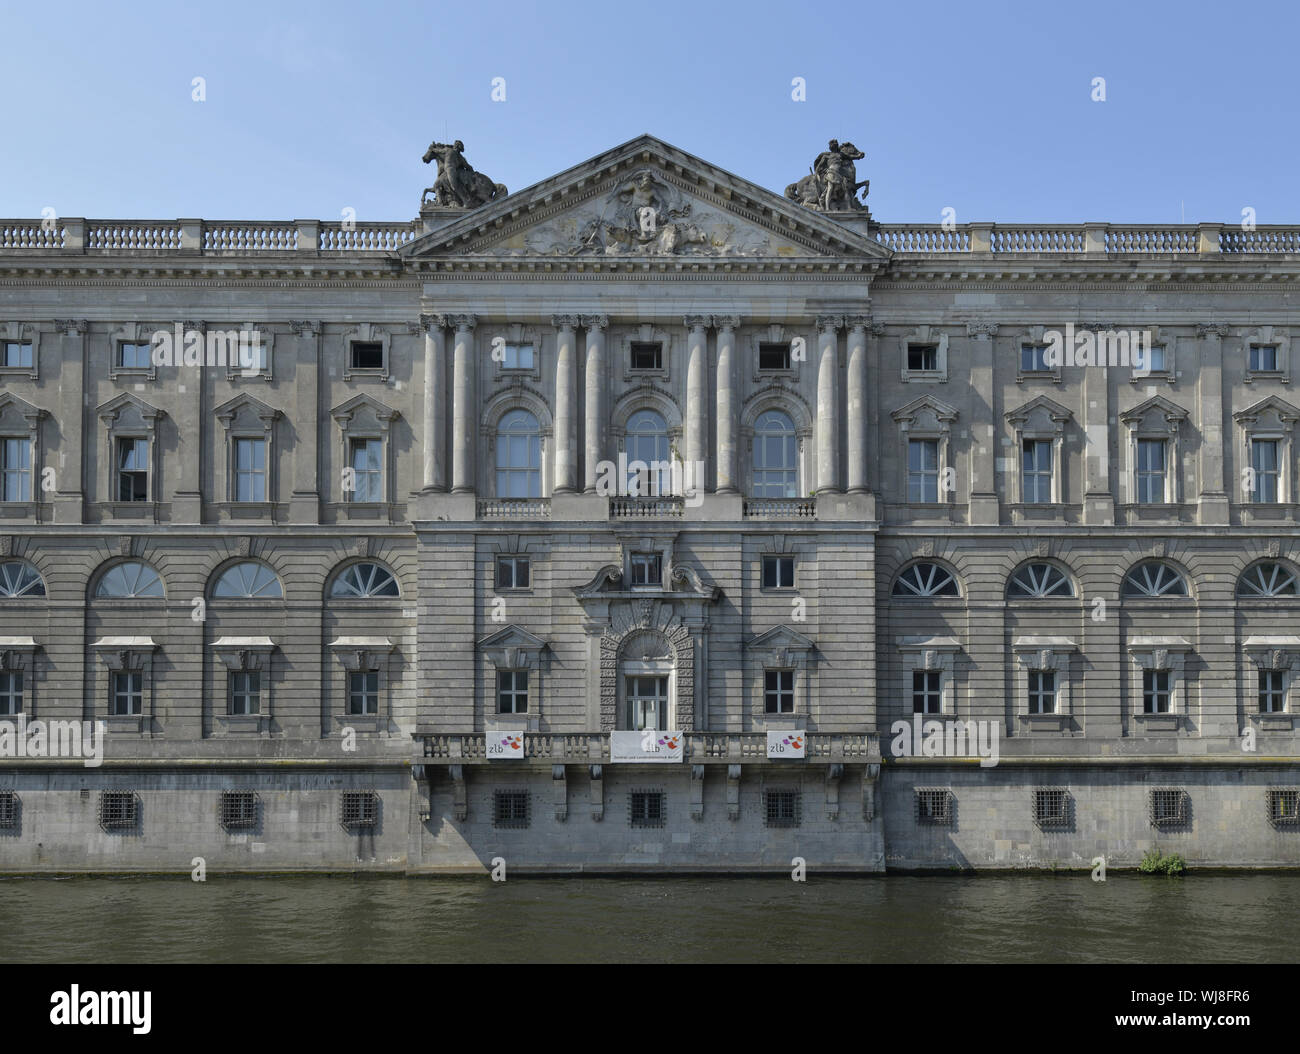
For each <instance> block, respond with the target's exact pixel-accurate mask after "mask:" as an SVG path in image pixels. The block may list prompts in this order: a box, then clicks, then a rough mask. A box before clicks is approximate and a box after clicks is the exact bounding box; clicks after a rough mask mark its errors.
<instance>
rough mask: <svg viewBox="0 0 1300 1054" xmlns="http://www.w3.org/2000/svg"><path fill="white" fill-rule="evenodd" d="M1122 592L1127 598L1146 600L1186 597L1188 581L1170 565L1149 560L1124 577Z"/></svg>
mask: <svg viewBox="0 0 1300 1054" xmlns="http://www.w3.org/2000/svg"><path fill="white" fill-rule="evenodd" d="M1122 592H1123V595H1124V596H1126V597H1135V598H1145V599H1155V598H1157V597H1185V596H1187V595H1188V593H1187V580H1186V579H1185V578H1183V576H1182V575H1181V574H1179V573H1178V571H1176V570H1175V569H1174V568H1173V567H1172V566H1170V565H1169V564H1165V563H1161V562H1160V561H1159V560H1148V561H1146V562H1145V563H1141V564H1138V565H1137V566H1136V567H1135V568H1133V570H1132V571H1130V572H1129V573H1128V574H1127V575H1125V576H1124V588H1123V591H1122Z"/></svg>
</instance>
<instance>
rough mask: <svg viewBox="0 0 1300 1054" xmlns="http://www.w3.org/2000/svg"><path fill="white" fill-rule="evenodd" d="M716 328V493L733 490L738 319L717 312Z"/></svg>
mask: <svg viewBox="0 0 1300 1054" xmlns="http://www.w3.org/2000/svg"><path fill="white" fill-rule="evenodd" d="M713 324H714V325H715V326H716V327H717V328H718V420H717V429H718V465H717V473H718V486H717V492H718V493H719V494H735V493H737V490H738V487H737V484H738V482H739V481H738V480H737V478H736V477H737V475H738V472H737V468H736V465H737V459H736V451H737V444H736V436H737V432H738V430H739V428H740V421H739V415H740V391H739V389H738V387H737V385H736V327H737V326H738V325H740V319H739V318H736V317H734V316H732V315H719V316H717V317H716V318H714V320H713Z"/></svg>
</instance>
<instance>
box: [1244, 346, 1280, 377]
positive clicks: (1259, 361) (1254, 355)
mask: <svg viewBox="0 0 1300 1054" xmlns="http://www.w3.org/2000/svg"><path fill="white" fill-rule="evenodd" d="M1250 369H1251V372H1252V373H1276V372H1277V347H1276V345H1273V344H1252V345H1251V346H1250Z"/></svg>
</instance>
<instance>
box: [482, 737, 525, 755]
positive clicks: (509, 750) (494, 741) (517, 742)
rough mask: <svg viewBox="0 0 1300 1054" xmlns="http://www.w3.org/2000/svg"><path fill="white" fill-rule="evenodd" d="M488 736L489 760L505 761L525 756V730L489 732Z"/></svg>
mask: <svg viewBox="0 0 1300 1054" xmlns="http://www.w3.org/2000/svg"><path fill="white" fill-rule="evenodd" d="M486 738H487V757H488V760H489V761H505V760H507V759H509V758H522V757H523V756H524V734H523V732H489V733H487V737H486Z"/></svg>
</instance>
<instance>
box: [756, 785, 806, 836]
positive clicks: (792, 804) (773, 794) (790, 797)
mask: <svg viewBox="0 0 1300 1054" xmlns="http://www.w3.org/2000/svg"><path fill="white" fill-rule="evenodd" d="M763 822H764V824H766V825H767V826H768V827H798V826H799V792H798V791H794V790H765V791H764V792H763Z"/></svg>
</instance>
